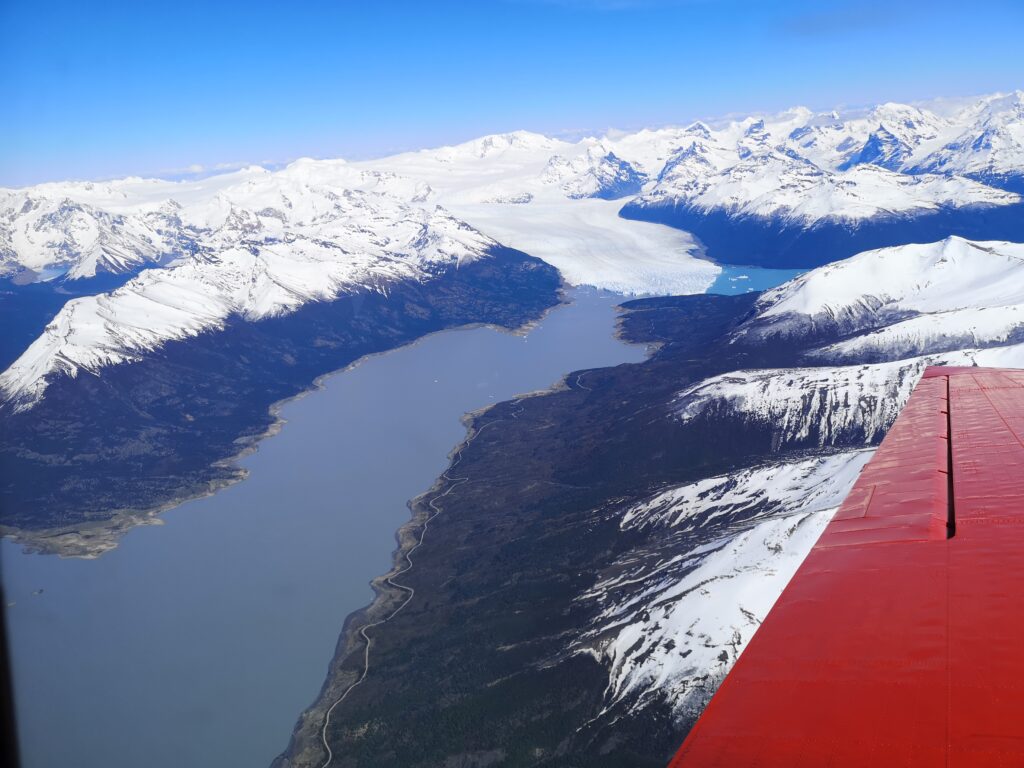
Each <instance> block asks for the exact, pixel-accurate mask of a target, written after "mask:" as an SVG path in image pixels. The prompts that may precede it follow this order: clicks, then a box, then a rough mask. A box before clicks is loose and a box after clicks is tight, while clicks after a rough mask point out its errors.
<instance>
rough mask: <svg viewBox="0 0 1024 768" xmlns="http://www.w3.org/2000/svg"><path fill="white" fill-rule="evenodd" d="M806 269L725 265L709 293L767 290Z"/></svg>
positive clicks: (726, 293) (731, 293) (725, 293)
mask: <svg viewBox="0 0 1024 768" xmlns="http://www.w3.org/2000/svg"><path fill="white" fill-rule="evenodd" d="M806 271H807V270H806V269H762V268H761V267H736V266H732V265H728V264H727V265H723V266H722V272H721V273H720V274H719V275H718V278H717V279H716V280H715V282H714V283H713V284H712V285H711V287H710V288H708V291H707V292H708V293H720V294H724V295H726V296H733V295H735V294H738V293H749V292H751V291H765V290H768V289H769V288H774V287H775V286H777V285H782V284H783V283H784V282H786V281H787V280H792V279H793V278H794V277H796V276H797V275H802V274H803V273H804V272H806Z"/></svg>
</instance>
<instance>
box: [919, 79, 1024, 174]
mask: <svg viewBox="0 0 1024 768" xmlns="http://www.w3.org/2000/svg"><path fill="white" fill-rule="evenodd" d="M958 118H959V119H957V120H955V121H954V122H955V123H956V124H957V125H958V127H960V130H959V131H958V132H957V133H956V135H955V136H950V137H949V140H948V141H947V142H946V143H945V144H944V145H943V146H942V147H940V148H937V149H935V150H934V151H932V152H930V153H928V154H926V155H924V156H918V157H915V158H913V159H912V160H910V161H909V162H908V163H906V164H905V165H907V166H909V170H910V171H911V172H913V173H949V174H958V175H961V176H968V177H970V178H975V179H980V180H982V181H985V182H986V183H989V184H994V185H997V186H1003V187H1005V188H1007V189H1014V190H1016V191H1018V192H1024V91H1016V92H1014V93H1011V94H1008V95H998V96H993V97H988V98H985V99H982V100H980V101H979V102H978V103H976V104H972V105H970V106H968V107H966V108H965V109H964V110H963V111H962V112H961V114H960V115H959V116H958Z"/></svg>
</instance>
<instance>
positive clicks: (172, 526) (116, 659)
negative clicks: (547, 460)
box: [0, 291, 643, 768]
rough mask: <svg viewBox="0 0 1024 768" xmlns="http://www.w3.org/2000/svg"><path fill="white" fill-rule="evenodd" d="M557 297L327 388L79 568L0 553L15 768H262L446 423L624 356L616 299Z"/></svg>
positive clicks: (384, 548) (432, 466) (384, 359)
mask: <svg viewBox="0 0 1024 768" xmlns="http://www.w3.org/2000/svg"><path fill="white" fill-rule="evenodd" d="M574 297H575V301H574V303H573V304H571V305H570V306H567V307H562V308H559V309H557V310H555V311H553V312H552V313H550V314H549V315H548V316H547V318H546V319H545V320H544V321H543V322H542V323H541V324H540V325H539V326H538V327H537V328H535V329H533V330H532V331H531V332H530V333H529V335H527V336H525V337H522V336H513V335H510V334H507V333H501V332H498V331H495V330H492V329H487V328H477V329H472V330H460V331H448V332H444V333H439V334H435V335H433V336H430V337H428V338H426V339H424V340H423V341H421V342H420V343H418V344H415V345H412V346H409V347H404V348H402V349H399V350H396V351H393V352H390V353H387V354H384V355H380V356H376V357H372V358H369V359H367V360H366V361H364V362H363V363H362V364H360V365H358V366H357V367H355V368H352V369H350V370H347V371H344V372H342V373H338V374H336V375H334V376H332V377H330V378H329V379H327V380H326V382H325V386H324V388H323V389H322V390H320V391H316V392H313V393H311V394H309V395H308V396H306V397H304V398H301V399H298V400H295V401H292V402H290V403H288V404H287V405H286V406H285V407H284V409H283V412H282V415H283V416H284V418H285V419H286V420H287V424H286V425H285V426H284V428H283V429H282V431H281V432H280V433H279V434H278V435H276V436H274V437H272V438H269V439H268V440H266V441H264V442H263V443H261V444H260V447H259V450H258V451H257V452H256V453H255V454H253V455H251V456H249V457H247V458H245V459H244V460H243V462H242V463H243V465H244V466H245V467H247V468H248V469H249V470H250V472H251V475H250V476H249V478H248V479H246V480H245V481H244V482H242V483H239V484H237V485H234V486H232V487H230V488H227V489H225V490H222V491H221V492H219V493H217V494H216V495H214V496H211V497H209V498H206V499H201V500H197V501H193V502H189V503H186V504H183V505H181V506H180V507H178V508H176V509H174V510H172V511H170V512H168V513H166V514H164V515H162V519H163V521H164V525H159V526H145V527H140V528H137V529H135V530H133V531H131V532H130V533H128V534H127V535H126V536H125V537H124V539H123V540H122V541H121V544H120V546H118V548H117V549H115V550H114V551H112V552H109V553H107V554H105V555H103V556H102V557H100V558H99V559H97V560H73V559H60V558H57V557H53V556H41V555H25V554H23V553H22V552H21V551H20V550H19V549H18V548H17V547H16V546H15V545H13V544H12V543H11V542H9V541H4V542H2V544H0V553H2V574H3V580H4V586H5V590H6V598H7V600H8V603H9V604H11V603H13V605H9V607H8V621H9V631H10V639H11V644H12V653H13V664H14V677H15V689H16V699H17V707H18V715H19V723H18V726H19V731H20V735H21V748H22V755H23V760H24V766H25V768H43V767H44V766H47V767H50V766H75V768H99V767H100V766H102V767H103V768H121V767H122V766H123V767H124V768H129V767H130V768H139V767H140V766H145V767H146V768H183V767H187V768H200V767H201V766H218V767H219V768H231V767H233V766H246V767H248V766H257V767H263V766H266V765H268V764H269V763H270V761H271V760H272V759H273V758H274V757H275V756H276V755H277V754H278V753H280V752H281V751H282V750H283V749H284V747H285V746H286V745H287V743H288V738H289V735H290V733H291V729H292V726H293V725H294V723H295V720H296V718H297V717H298V715H299V713H300V712H301V711H302V710H303V709H304V708H305V707H306V706H308V705H309V704H310V703H311V702H312V701H313V699H314V698H315V697H316V695H317V693H318V691H319V689H320V686H321V684H322V683H323V679H324V676H325V674H326V670H327V664H328V661H329V660H330V658H331V656H332V654H333V652H334V646H335V643H336V641H337V639H338V635H339V633H340V630H341V626H342V622H343V621H344V619H345V616H346V615H347V614H349V613H350V612H351V611H353V610H356V609H358V608H360V607H361V606H363V605H365V604H366V603H368V602H369V601H370V599H371V597H372V592H371V590H370V588H369V586H368V582H369V580H370V579H371V578H372V577H373V576H375V575H377V574H380V573H383V572H384V571H386V570H387V569H388V567H389V566H390V562H391V554H392V551H393V550H394V548H395V531H396V530H397V529H398V528H399V527H400V526H401V525H402V524H403V523H404V522H405V521H406V520H407V519H408V517H409V512H408V509H407V507H406V501H407V500H408V499H410V498H412V497H414V496H416V495H417V494H419V493H421V492H422V491H424V490H425V489H427V488H428V487H429V486H430V485H431V484H432V483H433V481H434V479H435V478H436V477H437V476H438V475H439V474H440V473H441V472H442V471H443V470H444V469H445V467H446V466H447V455H448V453H449V451H450V450H451V449H452V447H453V446H454V445H455V444H456V443H458V442H459V441H460V440H461V439H462V438H463V436H464V428H463V426H462V425H461V424H460V421H459V419H460V417H461V416H462V415H463V414H464V413H465V412H467V411H470V410H475V409H477V408H480V407H481V406H485V405H487V404H488V403H493V402H495V401H499V400H505V399H508V398H510V397H512V396H513V395H515V394H517V393H522V392H527V391H531V390H535V389H538V388H543V387H546V386H549V385H551V384H553V383H554V382H556V381H557V380H558V379H559V378H560V377H561V376H562V375H563V374H565V373H567V372H569V371H571V370H573V369H576V368H585V367H596V366H603V365H613V364H616V363H620V362H627V361H637V360H640V359H642V357H643V350H642V349H641V348H639V347H635V346H627V345H625V344H622V343H621V342H619V341H616V340H615V339H614V338H613V337H612V332H613V327H614V318H615V310H614V306H615V303H616V300H617V299H618V298H620V297H615V296H612V295H609V294H601V293H598V292H595V291H586V292H577V293H575V294H574Z"/></svg>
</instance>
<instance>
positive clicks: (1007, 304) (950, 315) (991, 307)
mask: <svg viewBox="0 0 1024 768" xmlns="http://www.w3.org/2000/svg"><path fill="white" fill-rule="evenodd" d="M756 311H757V314H756V316H755V317H754V318H753V319H751V320H750V321H748V322H747V323H746V324H745V325H744V327H743V328H741V329H740V330H739V331H738V332H737V334H736V339H737V341H740V342H744V343H748V344H749V343H761V342H763V341H764V340H766V339H771V338H773V337H783V338H784V337H797V336H805V335H810V334H827V335H828V337H829V338H831V339H839V340H838V341H833V342H831V343H828V344H826V345H825V346H823V347H822V348H821V349H820V350H818V351H817V352H816V353H815V357H818V358H820V359H827V360H834V361H844V360H846V361H854V360H865V361H870V360H882V359H901V358H907V357H913V356H916V355H923V354H927V353H932V352H944V351H948V350H952V349H956V348H963V347H978V346H986V345H989V344H998V343H1006V342H1007V341H1010V340H1011V339H1012V338H1013V337H1014V335H1015V334H1016V333H1018V332H1019V331H1020V330H1021V329H1022V327H1024V245H1021V244H1017V243H1007V242H998V241H991V242H972V241H969V240H964V239H962V238H959V237H951V238H947V239H946V240H943V241H941V242H937V243H926V244H914V245H905V246H898V247H895V248H881V249H878V250H874V251H866V252H864V253H861V254H858V255H857V256H854V257H852V258H849V259H845V260H843V261H839V262H835V263H833V264H829V265H827V266H824V267H820V268H818V269H815V270H812V271H810V272H808V273H806V274H804V275H801V276H800V277H798V278H796V279H794V280H792V281H790V282H788V283H786V284H785V285H782V286H780V287H778V288H776V289H774V290H771V291H768V292H767V293H766V294H765V295H764V296H763V297H762V298H761V299H760V300H759V302H758V304H757V308H756ZM844 337H849V338H844Z"/></svg>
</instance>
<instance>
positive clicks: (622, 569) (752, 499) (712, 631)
mask: <svg viewBox="0 0 1024 768" xmlns="http://www.w3.org/2000/svg"><path fill="white" fill-rule="evenodd" d="M870 456H871V451H870V450H861V451H849V452H843V453H836V454H830V455H825V456H820V457H813V458H808V459H801V460H798V461H791V462H783V463H776V464H768V465H764V466H758V467H753V468H750V469H746V470H742V471H739V472H736V473H733V474H730V475H723V476H716V477H711V478H707V479H705V480H700V481H698V482H695V483H687V484H685V485H681V486H676V487H673V488H669V489H666V490H664V491H661V492H660V493H658V494H656V495H654V496H652V497H650V498H648V499H646V500H644V501H642V502H640V503H636V504H631V505H629V506H626V507H625V508H623V509H620V510H616V514H618V515H619V516H620V527H621V529H622V530H623V531H630V530H637V529H641V530H643V529H646V530H648V531H649V532H650V537H649V539H648V540H647V542H646V543H645V545H644V546H643V547H641V548H639V549H631V550H629V551H628V552H627V553H625V554H623V555H620V556H619V557H618V558H617V559H616V560H615V561H614V562H613V563H611V564H610V565H609V567H608V568H607V569H606V572H605V573H603V574H602V575H601V576H600V577H599V578H598V581H597V583H596V584H595V586H594V588H593V589H592V590H591V591H589V592H587V593H586V594H584V595H582V596H580V597H579V598H578V599H577V600H578V602H581V603H584V604H592V605H593V606H594V608H595V610H596V611H597V613H596V618H595V620H594V623H593V626H591V627H590V628H589V629H588V630H587V631H586V632H585V633H584V634H583V635H582V636H581V637H580V638H579V639H578V640H577V641H576V642H575V643H574V645H573V650H575V651H577V652H581V653H584V652H585V653H590V654H592V655H594V656H595V657H597V658H598V659H600V660H601V661H602V662H604V663H605V664H606V665H607V666H608V667H609V681H608V688H607V690H606V691H605V712H604V713H602V716H603V717H610V718H615V717H619V716H623V715H625V714H627V713H628V714H634V713H636V712H638V711H640V710H642V709H643V708H644V707H645V706H647V705H649V704H652V703H666V704H667V705H668V706H669V707H670V708H671V709H672V711H673V713H674V716H675V718H676V719H680V720H681V719H684V718H686V717H687V716H689V717H691V718H692V717H694V716H695V715H696V714H699V713H700V710H701V709H703V707H704V705H705V704H706V703H707V701H708V699H710V697H711V695H712V693H714V690H715V688H716V687H717V685H718V683H719V682H720V681H721V679H722V678H723V677H724V676H725V674H726V672H727V671H728V670H729V668H730V667H731V666H732V664H733V663H734V662H735V661H736V659H737V657H738V656H739V654H740V652H741V651H742V650H743V648H744V647H745V646H746V644H747V642H748V641H749V640H750V638H751V636H752V635H753V634H754V632H755V631H756V630H757V627H758V625H759V624H760V623H761V621H762V620H763V619H764V617H765V616H766V615H767V613H768V611H769V610H770V609H771V607H772V605H773V604H774V602H775V600H776V599H777V598H778V596H779V594H780V593H781V591H782V589H783V587H785V585H786V583H787V582H788V581H789V579H790V577H791V576H792V575H793V573H794V572H795V571H796V569H797V567H798V566H799V565H800V563H801V562H802V561H803V559H804V557H805V556H806V555H807V552H808V551H809V550H810V548H811V546H813V544H814V542H815V541H817V539H818V536H819V534H820V533H821V531H822V530H823V528H824V526H825V525H826V524H827V522H828V521H829V519H830V518H831V516H832V513H833V512H834V510H835V508H836V507H838V506H839V504H840V503H841V502H842V500H843V499H844V498H845V497H846V494H847V493H848V492H849V490H850V488H851V487H852V485H853V483H854V481H855V480H856V478H857V475H858V474H859V472H860V470H861V468H862V467H863V466H864V464H865V463H866V462H867V460H868V459H869V458H870ZM684 542H685V543H684Z"/></svg>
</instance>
